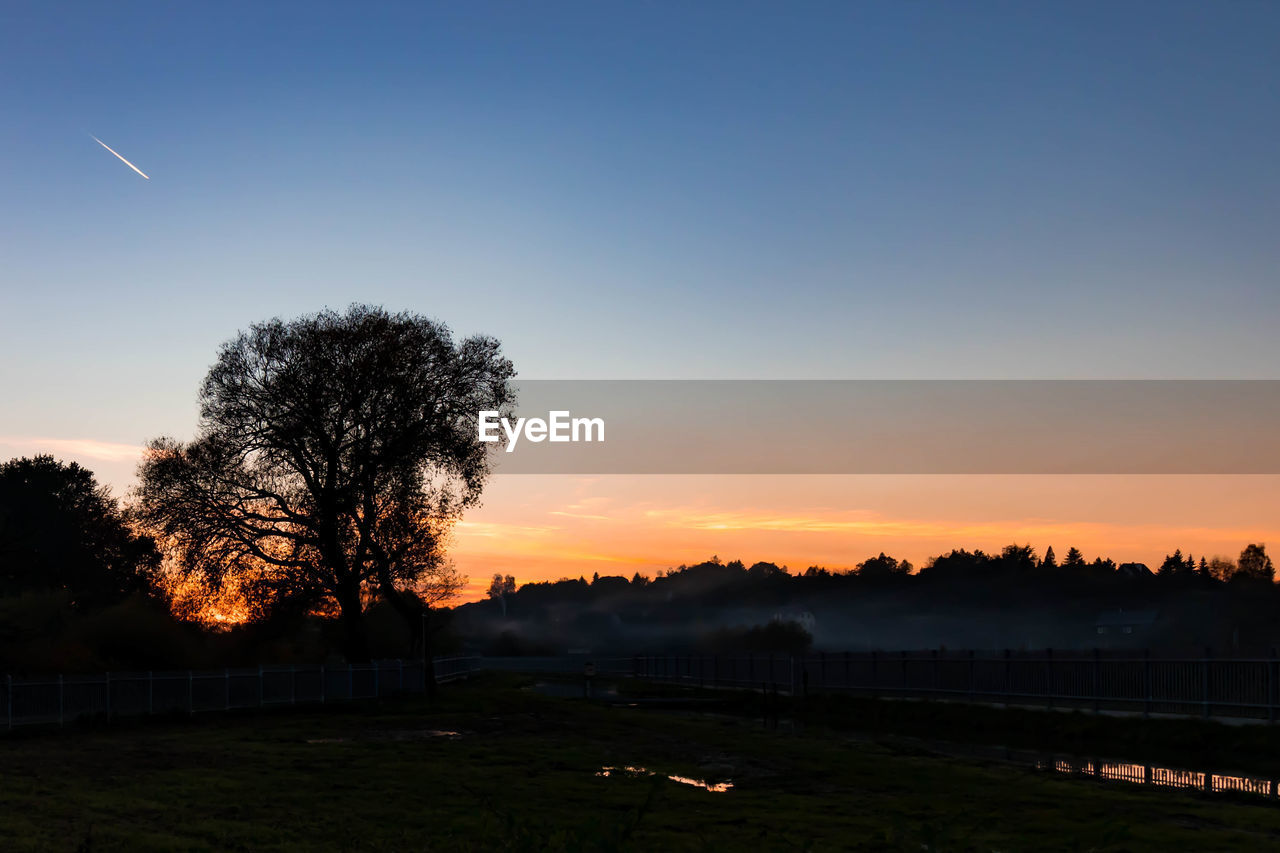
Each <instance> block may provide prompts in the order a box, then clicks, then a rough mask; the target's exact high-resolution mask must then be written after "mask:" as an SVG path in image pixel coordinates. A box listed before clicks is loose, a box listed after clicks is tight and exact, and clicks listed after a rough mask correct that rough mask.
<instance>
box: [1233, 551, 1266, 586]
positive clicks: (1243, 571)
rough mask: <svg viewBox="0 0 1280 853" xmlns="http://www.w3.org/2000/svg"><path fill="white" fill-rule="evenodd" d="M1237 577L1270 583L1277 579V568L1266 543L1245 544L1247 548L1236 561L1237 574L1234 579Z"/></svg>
mask: <svg viewBox="0 0 1280 853" xmlns="http://www.w3.org/2000/svg"><path fill="white" fill-rule="evenodd" d="M1236 577H1240V578H1248V579H1249V580H1258V581H1267V582H1268V583H1271V582H1273V581H1275V579H1276V569H1275V566H1273V565H1272V564H1271V558H1270V557H1269V556H1267V546H1266V545H1261V544H1259V545H1254V544H1250V545H1247V546H1245V549H1244V550H1243V551H1241V552H1240V559H1239V560H1238V561H1236V574H1235V575H1234V576H1233V579H1234V578H1236Z"/></svg>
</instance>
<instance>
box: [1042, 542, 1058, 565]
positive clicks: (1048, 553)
mask: <svg viewBox="0 0 1280 853" xmlns="http://www.w3.org/2000/svg"><path fill="white" fill-rule="evenodd" d="M1040 568H1042V569H1049V570H1053V569H1056V568H1058V557H1057V555H1056V554H1054V553H1053V546H1052V545H1050V546H1049V547H1048V548H1045V549H1044V559H1043V560H1041V561H1040Z"/></svg>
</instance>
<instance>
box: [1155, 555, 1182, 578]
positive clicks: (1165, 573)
mask: <svg viewBox="0 0 1280 853" xmlns="http://www.w3.org/2000/svg"><path fill="white" fill-rule="evenodd" d="M1185 566H1186V561H1184V560H1183V559H1182V549H1181V548H1177V549H1175V550H1174V552H1173V553H1172V554H1169V555H1167V556H1166V557H1165V558H1164V562H1163V563H1161V564H1160V568H1159V570H1157V571H1156V574H1157V575H1159V576H1160V577H1165V578H1167V577H1171V576H1173V575H1179V574H1182V570H1183V568H1184V567H1185Z"/></svg>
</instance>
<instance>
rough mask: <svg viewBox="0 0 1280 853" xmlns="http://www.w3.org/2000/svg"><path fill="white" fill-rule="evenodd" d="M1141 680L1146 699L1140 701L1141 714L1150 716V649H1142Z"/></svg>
mask: <svg viewBox="0 0 1280 853" xmlns="http://www.w3.org/2000/svg"><path fill="white" fill-rule="evenodd" d="M1142 680H1143V682H1144V684H1143V686H1144V687H1145V688H1146V690H1145V691H1144V693H1146V697H1147V698H1146V701H1144V702H1143V703H1142V716H1144V717H1150V716H1151V693H1152V686H1151V649H1143V650H1142Z"/></svg>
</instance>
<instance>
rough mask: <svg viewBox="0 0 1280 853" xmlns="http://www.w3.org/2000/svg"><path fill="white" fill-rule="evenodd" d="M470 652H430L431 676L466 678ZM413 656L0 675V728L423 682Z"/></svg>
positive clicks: (377, 691) (381, 691)
mask: <svg viewBox="0 0 1280 853" xmlns="http://www.w3.org/2000/svg"><path fill="white" fill-rule="evenodd" d="M478 661H479V659H478V658H474V657H464V658H436V659H435V660H434V662H433V667H432V668H433V671H434V673H435V680H436V683H444V682H448V681H454V680H457V679H460V678H466V677H467V676H469V675H470V674H472V673H474V672H476V671H477V669H478ZM423 675H424V672H423V662H422V661H420V660H391V661H385V660H384V661H375V662H373V663H369V664H342V665H340V666H333V665H327V664H319V665H313V666H259V667H255V668H252V669H220V670H184V671H170V672H105V673H101V674H95V675H55V676H43V677H20V676H5V677H4V679H3V681H2V682H0V701H3V703H4V704H3V710H4V721H5V724H6V728H8V729H12V728H13V727H15V726H22V725H37V724H57V725H62V724H65V723H69V722H72V721H74V720H76V719H79V718H83V717H95V716H124V715H130V716H132V715H142V714H167V713H173V712H179V713H188V714H194V713H198V712H203V711H230V710H233V709H238V708H262V707H269V706H279V705H302V704H314V703H322V704H324V703H332V702H349V701H352V700H355V699H374V698H378V697H382V696H392V695H397V694H403V693H421V692H422V691H423V690H424V689H425V686H426V681H425V679H424V677H423Z"/></svg>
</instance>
